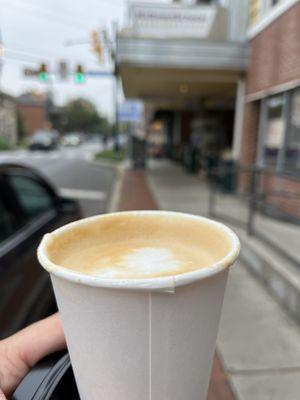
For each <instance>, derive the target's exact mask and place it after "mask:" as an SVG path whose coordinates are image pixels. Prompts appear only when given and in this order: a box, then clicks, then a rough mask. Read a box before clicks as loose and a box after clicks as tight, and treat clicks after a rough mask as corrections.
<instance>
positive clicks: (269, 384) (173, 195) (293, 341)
mask: <svg viewBox="0 0 300 400" xmlns="http://www.w3.org/2000/svg"><path fill="white" fill-rule="evenodd" d="M147 177H148V182H149V185H150V188H151V191H152V193H153V195H154V198H155V199H156V201H157V203H158V205H159V207H160V208H162V209H165V210H174V211H182V212H190V213H195V214H201V215H207V213H208V201H209V193H208V190H207V188H206V187H205V185H204V186H203V185H201V182H200V181H199V178H196V177H192V176H188V175H186V174H185V172H184V171H183V170H182V168H181V167H179V166H176V165H173V164H170V163H169V162H166V161H162V162H150V167H149V169H148V172H147ZM219 206H220V207H221V209H222V210H223V211H224V210H226V207H225V206H222V203H221V202H220V204H219ZM230 207H231V209H232V211H233V212H235V211H234V208H232V204H231V206H230ZM218 351H219V354H220V355H221V358H222V360H223V364H224V366H225V369H226V373H227V376H228V377H229V379H230V382H231V387H232V388H233V390H234V393H235V395H236V399H237V400H297V399H299V398H300V397H299V393H300V328H299V325H297V324H296V323H295V322H294V320H293V319H291V318H290V317H289V315H288V314H287V313H286V312H285V311H283V309H282V308H281V307H280V306H279V305H278V304H277V302H275V301H274V298H273V297H271V296H270V294H269V293H268V292H267V291H266V289H265V288H264V287H263V286H262V284H261V283H260V282H259V281H258V280H256V279H255V278H254V277H253V275H252V274H251V273H250V272H249V271H248V270H247V268H246V267H245V265H244V264H243V263H242V262H241V261H239V262H238V263H237V265H236V266H234V267H233V268H232V270H231V273H230V278H229V283H228V288H227V291H226V296H225V302H224V310H223V315H222V320H221V325H220V332H219V337H218ZM219 399H221V397H219Z"/></svg>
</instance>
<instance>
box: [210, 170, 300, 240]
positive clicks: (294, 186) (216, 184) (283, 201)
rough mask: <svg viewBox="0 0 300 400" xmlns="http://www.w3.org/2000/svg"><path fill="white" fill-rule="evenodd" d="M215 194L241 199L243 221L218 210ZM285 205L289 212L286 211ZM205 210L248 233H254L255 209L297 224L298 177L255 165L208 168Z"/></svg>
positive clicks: (299, 215)
mask: <svg viewBox="0 0 300 400" xmlns="http://www.w3.org/2000/svg"><path fill="white" fill-rule="evenodd" d="M226 181H227V186H228V187H226ZM224 182H225V184H224ZM278 187H279V188H278ZM280 187H283V189H281V188H280ZM286 188H288V189H286ZM218 193H222V194H224V195H226V194H229V195H230V194H231V195H234V198H235V199H237V198H240V199H243V204H244V205H245V207H246V210H247V217H246V220H244V221H242V220H241V219H240V218H236V217H235V216H229V215H228V214H224V213H222V212H218V211H217V202H218ZM287 208H290V209H292V211H291V212H289V211H287ZM208 211H209V215H210V216H212V217H216V218H221V219H224V220H227V221H228V222H231V223H232V224H236V225H242V226H243V227H245V228H246V230H247V233H248V234H249V235H254V234H255V216H256V214H257V213H258V212H260V213H261V214H265V215H268V216H270V217H272V218H275V219H279V220H284V221H288V222H290V223H293V224H297V225H300V176H299V175H298V176H297V175H294V174H290V173H287V172H278V171H276V170H274V169H271V168H266V167H258V166H250V167H241V166H230V167H224V166H221V167H218V168H215V169H213V170H211V171H210V195H209V210H208Z"/></svg>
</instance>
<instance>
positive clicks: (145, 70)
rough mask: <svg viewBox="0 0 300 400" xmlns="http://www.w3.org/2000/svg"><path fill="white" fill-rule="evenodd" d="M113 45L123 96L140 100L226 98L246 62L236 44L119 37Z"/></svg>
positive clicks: (243, 51) (241, 45) (240, 46)
mask: <svg viewBox="0 0 300 400" xmlns="http://www.w3.org/2000/svg"><path fill="white" fill-rule="evenodd" d="M117 46H118V51H117V66H118V71H119V75H120V76H121V79H122V83H123V89H124V93H125V96H126V97H128V98H141V99H144V100H153V101H155V100H160V101H162V100H163V99H164V100H165V101H168V102H174V103H175V102H177V103H185V102H186V100H187V99H189V100H191V99H193V98H211V97H216V96H217V97H218V98H220V96H221V97H224V98H227V97H232V96H234V94H235V88H236V83H237V81H238V79H240V78H241V77H242V76H243V74H244V72H245V70H246V67H247V61H248V51H247V47H246V45H245V44H244V43H240V42H229V41H224V42H215V41H207V40H195V39H184V40H180V39H176V40H174V39H141V38H134V37H122V36H119V37H118V44H117Z"/></svg>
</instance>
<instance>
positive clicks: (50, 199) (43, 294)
mask: <svg viewBox="0 0 300 400" xmlns="http://www.w3.org/2000/svg"><path fill="white" fill-rule="evenodd" d="M79 217H80V209H79V206H78V203H77V202H75V201H74V200H70V199H64V198H61V197H59V196H58V195H57V193H56V191H55V190H54V188H53V187H52V186H51V185H50V184H49V183H48V182H47V181H46V180H45V179H44V178H43V177H42V176H41V175H40V174H39V173H38V172H36V171H35V170H33V169H31V168H29V167H25V166H21V165H17V164H9V163H4V162H0V339H1V338H4V337H6V336H8V335H10V334H12V333H14V332H16V331H18V330H19V329H21V328H23V327H24V326H26V325H28V324H29V323H32V322H34V321H36V320H38V319H40V318H43V317H45V316H47V315H49V314H51V313H53V312H54V311H55V310H56V304H55V300H54V295H53V292H52V287H51V283H50V279H49V276H48V274H47V272H46V271H44V270H43V269H42V268H41V266H40V265H39V264H38V261H37V257H36V249H37V246H38V244H39V242H40V240H41V238H42V236H43V235H44V234H45V233H46V232H49V231H52V230H54V229H56V228H58V227H59V226H61V225H63V224H66V223H68V222H71V221H74V220H76V219H78V218H79Z"/></svg>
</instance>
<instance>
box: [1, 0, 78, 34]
mask: <svg viewBox="0 0 300 400" xmlns="http://www.w3.org/2000/svg"><path fill="white" fill-rule="evenodd" d="M2 1H5V0H2ZM11 6H13V8H15V7H22V8H23V9H24V11H27V12H30V15H31V16H32V17H33V16H34V15H33V14H32V11H37V9H33V10H30V9H29V8H27V7H24V6H25V5H24V4H21V3H19V4H18V5H13V4H11V3H9V4H8V3H7V4H4V5H1V7H4V8H6V9H9V10H11V9H12V7H11ZM43 13H44V14H45V13H46V14H48V16H47V15H42V14H40V13H38V14H36V13H35V17H36V18H47V20H48V21H49V22H54V23H58V24H60V25H63V26H64V27H65V28H72V29H81V30H83V29H85V28H84V27H83V26H82V25H79V24H78V25H77V24H74V23H69V22H66V20H65V19H63V20H60V19H59V18H57V15H55V18H53V15H54V14H52V13H49V12H45V11H43ZM49 16H50V17H51V19H50V20H49Z"/></svg>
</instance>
